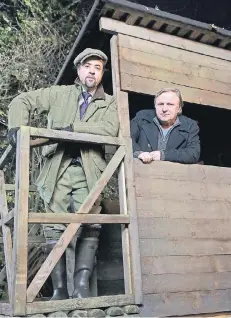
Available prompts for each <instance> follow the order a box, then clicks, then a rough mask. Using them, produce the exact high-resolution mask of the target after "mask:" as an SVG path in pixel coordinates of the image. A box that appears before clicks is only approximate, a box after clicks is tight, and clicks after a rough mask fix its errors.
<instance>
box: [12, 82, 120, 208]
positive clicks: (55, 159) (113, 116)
mask: <svg viewBox="0 0 231 318" xmlns="http://www.w3.org/2000/svg"><path fill="white" fill-rule="evenodd" d="M81 92H82V90H81V85H79V84H76V85H70V86H51V87H49V88H44V89H39V90H35V91H31V92H28V93H23V94H20V95H19V96H17V97H16V98H14V99H13V101H12V102H11V103H10V105H9V114H8V122H9V129H10V128H12V127H20V126H21V125H28V120H29V116H30V113H31V112H34V111H37V112H38V113H39V114H41V113H44V112H45V113H47V114H48V125H47V128H57V127H59V128H61V127H67V126H69V125H70V124H72V125H73V128H74V131H75V132H78V133H90V134H95V135H104V136H117V134H118V129H119V120H118V114H117V107H116V104H115V100H114V97H113V96H110V95H107V94H106V93H105V92H104V90H103V87H102V86H99V87H98V89H97V90H96V92H95V94H94V96H93V98H92V100H91V102H90V103H89V106H88V108H87V111H86V114H85V116H84V118H83V119H82V121H80V119H79V106H78V99H79V96H80V94H81ZM73 147H79V149H80V154H81V158H82V164H83V168H84V171H85V174H86V179H87V183H88V188H89V190H91V189H92V187H93V186H94V184H95V183H96V181H97V180H98V178H99V177H100V175H101V173H102V171H103V170H104V169H105V167H106V162H105V160H104V158H103V156H102V147H100V146H96V145H92V144H91V145H86V144H78V145H76V144H75V143H73ZM43 153H44V155H45V156H46V161H45V164H44V167H43V169H42V172H41V174H40V176H39V178H38V180H37V186H38V190H39V192H40V195H41V197H42V198H43V199H44V200H45V201H46V202H47V203H49V201H50V199H51V197H52V194H53V191H54V188H55V184H56V181H57V179H58V177H59V176H60V175H61V174H62V173H63V171H65V169H66V168H67V167H68V165H69V164H70V162H71V160H72V158H71V157H65V148H64V146H63V145H62V144H61V143H60V144H56V145H50V146H46V147H45V148H44V151H43Z"/></svg>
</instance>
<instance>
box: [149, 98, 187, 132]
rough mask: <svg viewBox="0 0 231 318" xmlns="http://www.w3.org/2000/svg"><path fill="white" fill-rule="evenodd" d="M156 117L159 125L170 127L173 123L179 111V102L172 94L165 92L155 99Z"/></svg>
mask: <svg viewBox="0 0 231 318" xmlns="http://www.w3.org/2000/svg"><path fill="white" fill-rule="evenodd" d="M155 108H156V116H157V118H158V119H159V121H160V123H161V124H163V125H165V126H171V125H173V124H174V123H175V121H176V118H177V115H178V113H179V111H180V109H181V108H180V100H179V97H178V96H177V95H176V93H174V92H166V93H163V94H161V95H160V96H158V97H157V99H156V103H155Z"/></svg>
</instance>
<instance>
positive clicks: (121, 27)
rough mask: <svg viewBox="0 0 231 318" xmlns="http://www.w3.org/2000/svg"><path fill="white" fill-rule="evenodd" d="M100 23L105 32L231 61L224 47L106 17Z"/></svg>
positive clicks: (229, 53) (230, 53) (230, 56)
mask: <svg viewBox="0 0 231 318" xmlns="http://www.w3.org/2000/svg"><path fill="white" fill-rule="evenodd" d="M99 24H100V30H101V31H104V32H108V33H112V34H117V33H121V34H127V35H131V36H134V37H136V38H141V39H144V40H148V41H151V42H157V43H162V44H167V45H169V46H173V47H179V48H181V49H183V50H186V51H192V52H197V53H200V54H204V55H208V56H214V57H218V58H220V59H223V60H227V61H231V52H230V51H227V50H224V49H220V48H215V47H212V46H209V45H206V44H202V43H197V42H194V41H191V40H187V39H182V38H179V37H177V36H173V35H169V34H164V33H161V32H158V31H154V30H147V29H145V28H142V27H139V26H130V25H126V24H125V23H123V22H120V21H115V20H112V19H109V18H105V17H102V18H101V19H100V22H99Z"/></svg>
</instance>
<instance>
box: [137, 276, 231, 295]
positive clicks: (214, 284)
mask: <svg viewBox="0 0 231 318" xmlns="http://www.w3.org/2000/svg"><path fill="white" fill-rule="evenodd" d="M230 278H231V272H223V273H190V274H164V275H157V274H156V275H150V274H149V275H142V279H143V292H144V294H145V295H146V294H159V293H164V292H170V293H176V292H189V291H198V290H203V291H206V290H210V291H213V290H216V289H224V290H225V289H230V286H231V279H230Z"/></svg>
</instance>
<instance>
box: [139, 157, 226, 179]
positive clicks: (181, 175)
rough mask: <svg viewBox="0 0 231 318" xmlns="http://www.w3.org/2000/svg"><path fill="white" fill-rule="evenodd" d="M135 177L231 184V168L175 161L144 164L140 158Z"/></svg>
mask: <svg viewBox="0 0 231 318" xmlns="http://www.w3.org/2000/svg"><path fill="white" fill-rule="evenodd" d="M134 168H135V172H134V173H135V177H136V179H137V180H138V179H139V178H141V179H142V178H147V177H153V178H154V179H163V180H181V181H196V182H203V183H205V182H206V183H217V184H227V185H228V184H229V185H231V169H230V168H224V167H215V166H206V165H182V164H179V163H173V162H165V161H159V162H157V161H156V162H152V163H151V164H149V165H145V164H143V163H142V162H141V161H140V160H138V159H135V160H134Z"/></svg>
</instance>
